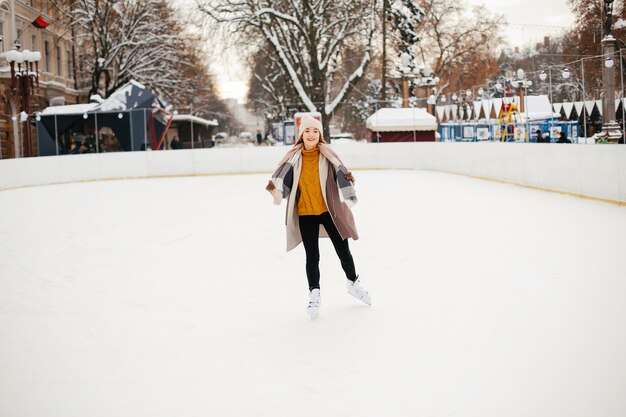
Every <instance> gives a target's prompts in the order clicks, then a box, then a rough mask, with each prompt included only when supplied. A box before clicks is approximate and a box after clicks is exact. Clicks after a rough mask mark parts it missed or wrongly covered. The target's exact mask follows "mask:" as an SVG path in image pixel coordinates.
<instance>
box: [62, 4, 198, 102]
mask: <svg viewBox="0 0 626 417" xmlns="http://www.w3.org/2000/svg"><path fill="white" fill-rule="evenodd" d="M66 15H67V17H68V18H69V21H70V24H71V25H73V26H74V27H75V28H76V38H77V39H76V41H77V43H78V44H79V46H80V47H81V49H82V51H83V54H84V55H83V59H82V62H81V66H80V68H81V69H82V71H81V73H82V74H81V75H82V76H83V79H85V80H90V81H88V84H90V94H95V93H99V94H101V95H102V96H104V97H108V96H109V95H110V94H111V93H112V92H114V91H115V90H116V89H118V88H119V87H120V86H122V85H123V84H125V83H127V82H128V81H129V80H131V79H134V80H136V81H139V82H140V83H143V84H146V85H147V86H148V87H149V88H151V89H153V90H154V91H155V92H156V93H158V94H159V95H161V96H163V97H165V98H166V99H168V100H170V101H171V99H172V98H174V96H175V95H178V94H185V93H189V91H186V90H193V85H192V83H190V82H189V79H188V78H187V76H186V75H185V68H184V66H185V65H186V64H189V59H188V48H186V45H185V43H184V40H183V38H182V37H181V35H180V28H179V27H178V24H177V23H176V22H175V20H174V18H173V16H172V11H171V9H170V8H169V6H168V5H167V3H166V2H163V1H162V0H142V1H135V0H74V1H73V4H72V6H71V9H70V10H67V11H66Z"/></svg>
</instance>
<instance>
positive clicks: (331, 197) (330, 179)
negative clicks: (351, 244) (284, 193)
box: [285, 154, 359, 251]
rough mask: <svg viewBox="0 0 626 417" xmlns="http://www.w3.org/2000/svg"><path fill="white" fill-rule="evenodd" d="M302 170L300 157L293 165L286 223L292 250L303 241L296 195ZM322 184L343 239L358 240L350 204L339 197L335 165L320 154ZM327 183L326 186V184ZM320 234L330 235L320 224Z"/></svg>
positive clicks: (323, 193)
mask: <svg viewBox="0 0 626 417" xmlns="http://www.w3.org/2000/svg"><path fill="white" fill-rule="evenodd" d="M301 170H302V158H299V159H298V161H297V162H296V164H295V165H294V167H293V171H294V172H293V186H292V188H291V192H290V193H289V197H288V198H287V214H286V218H285V224H286V226H287V251H290V250H292V249H293V248H295V247H296V246H298V245H299V244H300V243H301V242H302V236H301V234H300V223H299V217H298V207H297V203H296V195H297V193H298V181H299V180H300V172H301ZM319 173H320V184H321V185H322V196H323V197H324V202H325V203H326V207H328V211H329V213H330V215H331V218H332V219H333V222H334V223H335V227H336V228H337V231H338V232H339V234H340V235H341V237H342V238H343V239H347V238H352V239H353V240H357V239H358V238H359V234H358V232H357V230H356V225H355V223H354V216H353V215H352V211H351V210H350V208H349V207H348V205H347V204H346V203H344V202H342V201H341V200H340V198H339V187H338V186H337V182H336V180H335V172H334V169H333V165H332V164H331V163H330V162H329V161H328V159H326V157H324V155H322V154H320V158H319ZM324 185H325V186H324ZM320 236H321V237H328V233H327V232H326V229H324V226H322V225H320Z"/></svg>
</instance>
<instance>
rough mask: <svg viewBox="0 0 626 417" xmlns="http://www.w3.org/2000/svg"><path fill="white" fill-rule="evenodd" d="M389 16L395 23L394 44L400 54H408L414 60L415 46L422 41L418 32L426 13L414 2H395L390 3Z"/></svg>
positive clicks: (412, 0) (393, 27) (402, 0)
mask: <svg viewBox="0 0 626 417" xmlns="http://www.w3.org/2000/svg"><path fill="white" fill-rule="evenodd" d="M387 16H388V17H389V18H390V19H391V20H392V21H393V26H392V27H391V37H392V39H395V40H396V41H395V42H394V43H395V44H396V48H395V49H396V50H397V52H398V54H399V53H402V52H406V53H408V54H409V55H410V56H411V57H412V58H413V57H414V50H413V46H414V45H416V44H417V43H418V42H419V41H420V39H421V36H420V35H419V34H418V33H417V31H418V25H419V23H420V22H421V20H422V17H423V16H424V11H423V10H422V8H421V7H420V6H419V5H418V3H417V2H416V1H414V0H395V1H391V2H389V9H388V11H387ZM412 65H413V66H414V65H415V62H412Z"/></svg>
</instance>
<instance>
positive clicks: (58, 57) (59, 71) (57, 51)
mask: <svg viewBox="0 0 626 417" xmlns="http://www.w3.org/2000/svg"><path fill="white" fill-rule="evenodd" d="M55 49H56V51H55V52H56V54H57V56H56V58H57V74H59V75H61V47H59V46H57V47H56V48H55Z"/></svg>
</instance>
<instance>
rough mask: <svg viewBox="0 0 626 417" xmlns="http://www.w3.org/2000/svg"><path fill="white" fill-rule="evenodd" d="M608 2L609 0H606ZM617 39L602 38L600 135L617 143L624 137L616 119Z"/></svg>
mask: <svg viewBox="0 0 626 417" xmlns="http://www.w3.org/2000/svg"><path fill="white" fill-rule="evenodd" d="M605 2H607V3H611V2H608V1H607V0H605ZM616 42H617V40H616V39H615V38H614V37H613V36H612V35H611V34H608V35H607V36H605V37H604V39H602V42H601V43H602V47H603V49H604V54H603V55H604V57H605V58H604V66H603V68H602V79H603V81H604V97H603V98H602V110H603V111H602V132H600V135H599V136H600V137H601V138H602V139H604V140H606V141H607V142H608V143H617V142H618V141H619V139H620V138H621V137H622V132H621V130H620V127H619V125H618V124H617V122H616V121H615V61H614V59H613V56H614V54H615V44H616Z"/></svg>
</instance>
